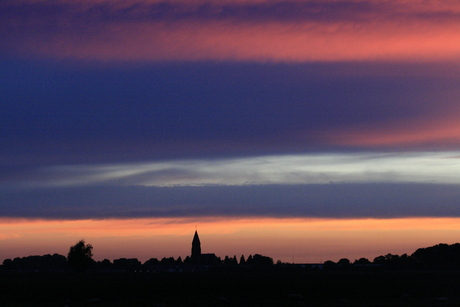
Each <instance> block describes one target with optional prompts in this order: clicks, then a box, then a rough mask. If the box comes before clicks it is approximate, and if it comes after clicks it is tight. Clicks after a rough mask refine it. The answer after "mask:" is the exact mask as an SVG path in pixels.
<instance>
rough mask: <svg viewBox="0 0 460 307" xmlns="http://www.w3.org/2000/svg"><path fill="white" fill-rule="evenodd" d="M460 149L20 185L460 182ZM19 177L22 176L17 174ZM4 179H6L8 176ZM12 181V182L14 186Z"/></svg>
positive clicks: (54, 178)
mask: <svg viewBox="0 0 460 307" xmlns="http://www.w3.org/2000/svg"><path fill="white" fill-rule="evenodd" d="M459 156H460V153H459V152H403V153H350V154H344V153H342V154H338V153H335V154H334V153H324V154H302V155H280V156H260V157H246V158H232V159H222V158H220V159H218V158H214V159H191V160H170V161H161V162H149V163H120V164H105V165H104V164H101V165H69V166H65V165H64V166H50V167H42V168H39V169H36V170H35V171H33V170H29V177H27V176H24V174H23V176H21V181H20V182H16V184H18V185H19V186H28V187H33V186H37V187H39V186H42V187H44V186H48V187H51V186H56V187H57V186H68V187H69V186H88V185H122V186H130V185H144V186H201V185H264V184H281V185H284V184H324V183H358V182H362V183H370V182H373V183H377V182H385V183H390V182H392V183H396V182H419V183H444V184H460V179H459V178H458V173H459V171H460V160H459ZM18 177H19V176H18ZM4 180H7V178H5V179H4ZM13 182H14V181H11V182H10V184H13Z"/></svg>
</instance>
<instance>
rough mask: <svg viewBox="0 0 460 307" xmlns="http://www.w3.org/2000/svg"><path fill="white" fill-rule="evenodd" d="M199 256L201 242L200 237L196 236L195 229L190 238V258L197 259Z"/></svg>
mask: <svg viewBox="0 0 460 307" xmlns="http://www.w3.org/2000/svg"><path fill="white" fill-rule="evenodd" d="M200 256H201V243H200V238H199V237H198V231H196V230H195V235H194V236H193V240H192V255H191V258H192V259H199V258H200Z"/></svg>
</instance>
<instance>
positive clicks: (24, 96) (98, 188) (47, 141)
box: [0, 0, 460, 219]
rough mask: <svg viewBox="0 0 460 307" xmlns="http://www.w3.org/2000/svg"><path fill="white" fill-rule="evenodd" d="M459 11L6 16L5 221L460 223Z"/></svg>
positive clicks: (11, 4) (97, 10) (197, 7)
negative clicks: (409, 220)
mask: <svg viewBox="0 0 460 307" xmlns="http://www.w3.org/2000/svg"><path fill="white" fill-rule="evenodd" d="M459 33H460V5H459V4H458V2H457V1H442V2H440V1H421V0H420V1H418V0H413V1H385V0H368V1H364V0H363V1H341V0H334V1H332V0H331V1H263V0H260V1H250V0H248V1H128V0H126V1H110V0H107V1H103V0H98V1H96V0H85V1H83V0H81V1H70V0H68V1H67V0H55V1H42V0H17V1H12V0H5V1H2V2H1V3H0V92H1V93H2V98H1V101H0V107H1V110H0V132H1V142H0V200H1V202H2V204H3V205H2V206H1V208H0V215H1V216H7V217H37V218H48V219H49V218H56V219H78V218H84V219H91V218H126V217H135V218H138V217H144V216H148V217H190V216H193V217H196V218H198V217H203V216H220V217H222V216H244V215H248V216H264V217H266V216H270V217H294V216H302V217H309V216H313V217H328V218H345V217H346V218H355V217H359V218H362V217H378V218H395V217H411V216H423V217H430V216H436V217H448V216H454V217H458V216H459V211H458V206H457V204H458V201H459V200H460V199H459V195H458V192H457V190H458V184H459V178H458V176H457V174H458V168H459V164H458V158H459V156H460V154H459V150H460V147H459V144H460V125H459V123H460V118H459V114H460V112H459V111H460V104H459V103H460V101H459V97H460V90H459V87H458V85H459V84H460V74H459V72H460V43H459V42H460V40H459V38H460V36H459Z"/></svg>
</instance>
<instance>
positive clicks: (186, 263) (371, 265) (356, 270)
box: [0, 231, 460, 306]
mask: <svg viewBox="0 0 460 307" xmlns="http://www.w3.org/2000/svg"><path fill="white" fill-rule="evenodd" d="M191 245H192V246H191V253H190V255H189V256H187V257H186V258H185V259H182V258H181V257H178V258H174V257H169V258H168V257H164V258H162V259H160V260H159V259H157V258H151V259H149V260H147V261H145V262H144V263H141V261H139V260H138V259H136V258H119V259H115V260H113V261H110V260H108V259H104V260H102V261H95V260H93V259H92V256H93V254H92V250H93V246H92V245H91V244H90V243H86V242H85V241H84V240H80V241H79V242H77V243H76V244H75V245H73V246H71V247H70V249H69V252H68V254H67V256H64V255H59V254H48V255H43V256H27V257H22V258H21V257H16V258H14V259H5V260H4V261H3V263H2V265H1V266H0V285H1V286H0V306H342V305H344V306H346V305H353V306H369V305H375V306H434V305H439V304H443V305H444V306H445V305H450V306H459V303H460V292H459V291H458V289H460V288H459V286H460V243H456V244H452V245H448V244H438V245H434V246H431V247H425V248H419V249H417V250H416V251H415V252H414V253H412V254H411V255H407V254H403V255H394V254H386V255H381V256H378V257H376V258H374V259H373V260H372V261H370V260H368V259H366V258H360V259H356V260H354V261H350V260H349V259H347V258H342V259H340V260H339V261H338V262H333V261H331V260H328V261H325V262H324V263H285V262H282V261H276V262H274V261H273V259H272V258H271V257H269V256H263V255H260V254H254V255H249V256H248V257H247V258H246V257H245V256H244V255H241V256H240V257H239V258H238V257H237V256H236V255H234V256H225V257H224V258H223V259H222V258H221V257H218V256H216V254H214V253H202V251H201V241H200V238H199V235H198V232H197V231H195V233H194V235H193V239H192V244H191Z"/></svg>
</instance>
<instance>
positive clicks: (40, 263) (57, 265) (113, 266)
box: [0, 254, 273, 272]
mask: <svg viewBox="0 0 460 307" xmlns="http://www.w3.org/2000/svg"><path fill="white" fill-rule="evenodd" d="M216 259H217V260H218V262H215V263H213V264H212V266H213V267H222V268H231V267H241V268H242V267H267V266H272V265H273V259H272V258H270V257H267V256H262V255H259V254H255V255H249V257H248V258H247V259H245V257H244V256H241V257H240V260H239V261H237V258H236V256H233V257H228V256H226V257H225V258H224V259H223V260H221V258H219V257H217V258H216ZM87 260H88V261H87V263H88V264H87V267H85V268H84V270H89V271H94V272H117V271H118V272H182V271H195V270H200V265H197V264H196V263H194V262H192V261H191V259H190V258H189V257H186V258H185V259H184V260H182V258H181V257H178V258H177V259H175V258H174V257H164V258H162V259H160V260H159V259H157V258H151V259H149V260H147V261H145V262H144V263H142V262H141V261H139V260H138V259H137V258H119V259H115V260H113V262H112V261H110V260H108V259H104V260H102V261H95V260H93V259H92V258H88V259H87ZM70 271H83V270H82V269H80V268H78V267H77V268H75V267H73V266H72V263H71V262H69V257H65V256H63V255H59V254H54V255H44V256H27V257H21V258H20V257H17V258H14V259H5V260H4V261H3V264H2V265H1V266H0V272H70Z"/></svg>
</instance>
